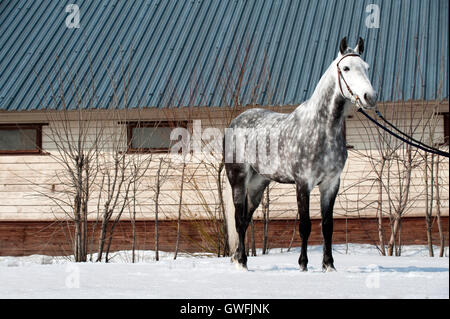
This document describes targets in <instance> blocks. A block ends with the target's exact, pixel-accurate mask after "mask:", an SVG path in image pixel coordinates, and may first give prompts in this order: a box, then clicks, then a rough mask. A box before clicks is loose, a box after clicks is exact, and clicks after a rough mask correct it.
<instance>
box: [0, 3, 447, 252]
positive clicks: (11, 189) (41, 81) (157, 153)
mask: <svg viewBox="0 0 450 319" xmlns="http://www.w3.org/2000/svg"><path fill="white" fill-rule="evenodd" d="M448 22H449V21H448V2H447V1H445V0H425V1H421V0H396V1H390V0H377V1H360V0H346V1H344V0H336V1H326V0H319V1H296V0H265V1H257V0H254V1H253V0H229V1H206V0H195V1H194V0H189V1H188V0H186V1H175V0H167V1H160V0H145V1H118V0H114V1H107V0H95V1H89V0H84V1H83V0H68V1H67V0H66V1H56V0H51V1H47V0H38V1H27V0H20V1H2V2H0V255H29V254H36V253H40V254H49V255H61V254H73V253H74V251H73V246H74V242H76V241H77V240H78V239H79V238H80V237H83V236H85V237H86V238H88V239H89V240H87V243H86V244H85V245H86V247H85V248H84V249H85V250H86V251H96V250H97V249H98V247H99V246H101V245H111V246H110V247H109V248H111V250H118V249H132V248H135V249H154V248H155V246H156V244H157V247H158V249H161V250H166V251H173V250H174V249H175V247H176V246H177V249H179V250H180V251H212V252H218V254H219V255H220V254H222V253H223V252H224V249H225V250H226V247H225V246H226V245H225V241H224V240H223V238H224V236H225V234H224V230H223V224H224V221H223V211H224V206H225V205H229V203H226V202H224V200H223V189H222V188H223V179H224V175H223V167H222V166H221V165H220V164H221V157H220V154H217V153H214V152H209V151H208V150H209V149H208V148H207V147H206V146H207V144H208V143H207V142H208V141H209V139H210V137H211V136H210V134H209V133H211V130H209V131H208V129H218V130H219V131H221V130H222V131H223V129H224V128H225V127H226V126H227V125H228V124H229V122H230V120H231V119H232V118H233V117H235V116H236V115H238V114H239V113H240V112H242V111H244V110H246V109H249V108H252V107H262V108H267V109H271V110H275V111H278V112H291V111H293V110H294V109H295V108H296V107H297V106H298V105H299V104H301V103H302V102H303V101H305V100H307V99H308V98H309V96H311V94H312V92H313V91H314V88H315V86H316V84H317V83H318V81H319V79H320V77H321V75H322V74H323V73H324V71H325V70H326V68H327V67H328V65H329V64H330V63H331V62H332V61H333V60H334V58H335V57H336V55H337V52H338V46H339V41H340V40H341V39H342V38H343V37H344V36H347V37H348V42H349V45H351V46H355V45H356V42H357V39H358V37H362V38H363V39H364V41H365V52H364V53H363V59H364V60H365V61H366V62H367V63H368V64H369V65H370V66H371V68H370V71H369V75H370V80H371V82H372V84H373V86H374V87H375V88H376V89H377V90H378V93H379V97H378V108H379V109H380V111H381V112H382V113H383V114H384V115H385V117H386V118H387V119H388V120H389V121H390V122H392V123H394V124H395V125H396V126H397V127H399V128H400V129H402V130H403V131H405V132H407V133H408V134H410V135H413V136H414V138H416V139H417V140H420V141H422V142H424V143H426V144H429V145H433V146H434V147H438V148H441V149H443V150H447V151H448V136H449V130H448V127H449V117H448V114H449V102H448V86H449V85H448V84H449V83H448V56H449V52H448V48H449V45H448V38H449V37H448V36H449V34H448V29H449V27H448ZM372 115H373V116H375V115H374V114H372ZM174 128H184V129H186V130H187V132H189V134H190V135H191V136H192V137H193V139H192V143H193V144H194V145H197V146H199V147H200V148H201V149H202V150H205V149H206V151H202V152H200V154H201V156H198V157H197V158H195V160H192V161H189V162H188V163H187V164H186V165H183V164H182V163H179V162H175V161H172V160H171V159H170V157H169V156H168V152H169V150H170V147H171V145H172V144H171V143H172V141H171V139H170V134H171V132H172V131H173V129H174ZM342 134H344V135H345V137H346V142H347V148H348V154H349V156H348V160H347V164H346V167H345V169H344V172H343V174H342V178H341V188H340V191H339V195H338V198H337V200H336V205H335V234H334V240H335V242H340V243H347V242H356V243H371V244H376V245H380V242H381V238H384V239H383V240H384V241H385V244H386V245H388V243H389V242H390V241H392V240H393V243H394V246H395V245H398V246H401V245H402V244H426V243H430V242H431V241H432V243H433V244H437V245H443V244H444V245H448V214H449V180H448V171H449V163H448V159H446V158H443V157H440V156H431V155H426V154H425V153H423V152H421V151H419V150H416V149H414V148H411V147H409V146H407V145H405V144H403V143H401V142H399V141H398V140H396V139H394V138H392V137H390V136H389V135H387V134H386V133H384V132H383V131H380V130H379V129H377V128H376V127H375V126H374V125H373V124H372V123H370V122H369V121H368V120H367V119H366V118H364V117H362V116H361V114H359V113H357V112H356V108H355V109H354V110H352V111H351V112H350V114H349V115H348V117H347V118H346V122H345V129H344V130H343V132H342ZM206 153H208V154H206ZM209 153H211V154H209ZM207 155H208V156H207ZM77 174H78V175H77ZM117 185H120V186H117ZM319 208H320V204H319V196H318V191H317V190H314V192H313V196H312V200H311V218H312V219H313V231H312V236H311V241H310V242H311V243H313V244H319V243H321V241H322V239H321V231H320V210H319ZM74 212H75V213H74ZM76 212H78V213H76ZM105 221H106V223H105ZM77 225H78V226H77ZM112 230H114V232H112ZM103 231H104V234H103V235H104V237H103V238H104V239H105V238H106V240H104V241H103V242H102V243H101V244H100V243H99V241H98V237H99V236H101V233H102V232H103ZM250 233H251V234H252V235H251V236H250V235H249V234H250ZM109 234H110V235H109ZM248 235H249V236H248V237H249V238H248V240H249V243H250V242H253V243H254V245H255V246H256V247H263V246H264V245H265V246H266V248H267V247H269V248H270V247H288V246H290V245H294V246H296V245H298V244H299V241H300V239H299V235H298V220H297V204H296V195H295V188H294V187H293V186H292V185H282V184H276V183H272V184H271V185H270V187H269V191H268V192H267V194H266V195H265V200H264V201H263V204H262V205H261V207H259V208H258V211H257V212H256V213H255V216H254V220H253V224H252V227H251V232H249V233H248ZM108 239H111V240H108ZM112 239H113V240H112ZM109 248H108V249H109Z"/></svg>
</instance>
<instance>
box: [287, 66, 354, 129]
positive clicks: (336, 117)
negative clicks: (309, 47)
mask: <svg viewBox="0 0 450 319" xmlns="http://www.w3.org/2000/svg"><path fill="white" fill-rule="evenodd" d="M333 70H334V68H333V67H331V66H330V67H329V68H328V69H327V71H326V72H325V73H324V74H323V76H322V78H321V79H320V81H319V83H318V84H317V86H316V88H315V90H314V92H313V94H312V96H311V98H310V99H309V100H307V101H306V102H305V103H303V104H302V105H300V106H299V107H297V109H296V110H295V111H294V113H297V116H298V118H304V117H305V115H306V114H307V117H308V119H307V120H308V121H310V123H311V124H313V125H315V126H317V125H320V124H322V125H326V126H327V127H328V128H329V129H333V130H340V129H341V128H342V124H343V119H344V114H345V104H346V103H345V99H344V98H343V97H342V96H341V94H340V93H339V92H338V91H337V90H336V78H337V77H336V76H335V75H334V74H333V73H332V72H333Z"/></svg>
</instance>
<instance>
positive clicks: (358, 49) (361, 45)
mask: <svg viewBox="0 0 450 319" xmlns="http://www.w3.org/2000/svg"><path fill="white" fill-rule="evenodd" d="M355 51H356V52H358V54H359V55H361V54H362V53H363V52H364V40H363V39H362V38H361V37H360V38H359V40H358V45H357V46H356V48H355Z"/></svg>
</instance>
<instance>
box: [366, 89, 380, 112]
mask: <svg viewBox="0 0 450 319" xmlns="http://www.w3.org/2000/svg"><path fill="white" fill-rule="evenodd" d="M377 98H378V95H377V93H374V94H370V93H364V101H363V102H364V103H363V104H364V108H367V109H373V108H375V107H376V106H377Z"/></svg>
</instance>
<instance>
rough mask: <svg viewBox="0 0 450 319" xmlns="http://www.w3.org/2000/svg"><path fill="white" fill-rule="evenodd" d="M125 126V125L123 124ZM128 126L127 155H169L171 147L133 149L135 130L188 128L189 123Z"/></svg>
mask: <svg viewBox="0 0 450 319" xmlns="http://www.w3.org/2000/svg"><path fill="white" fill-rule="evenodd" d="M122 124H123V123H122ZM125 124H126V125H127V153H128V154H139V153H154V154H160V153H167V152H169V151H170V147H168V148H165V147H164V148H133V147H132V139H133V129H134V128H137V127H138V128H141V127H154V128H158V127H172V128H176V127H183V128H186V129H187V128H188V121H168V120H162V121H129V122H126V123H125Z"/></svg>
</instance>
